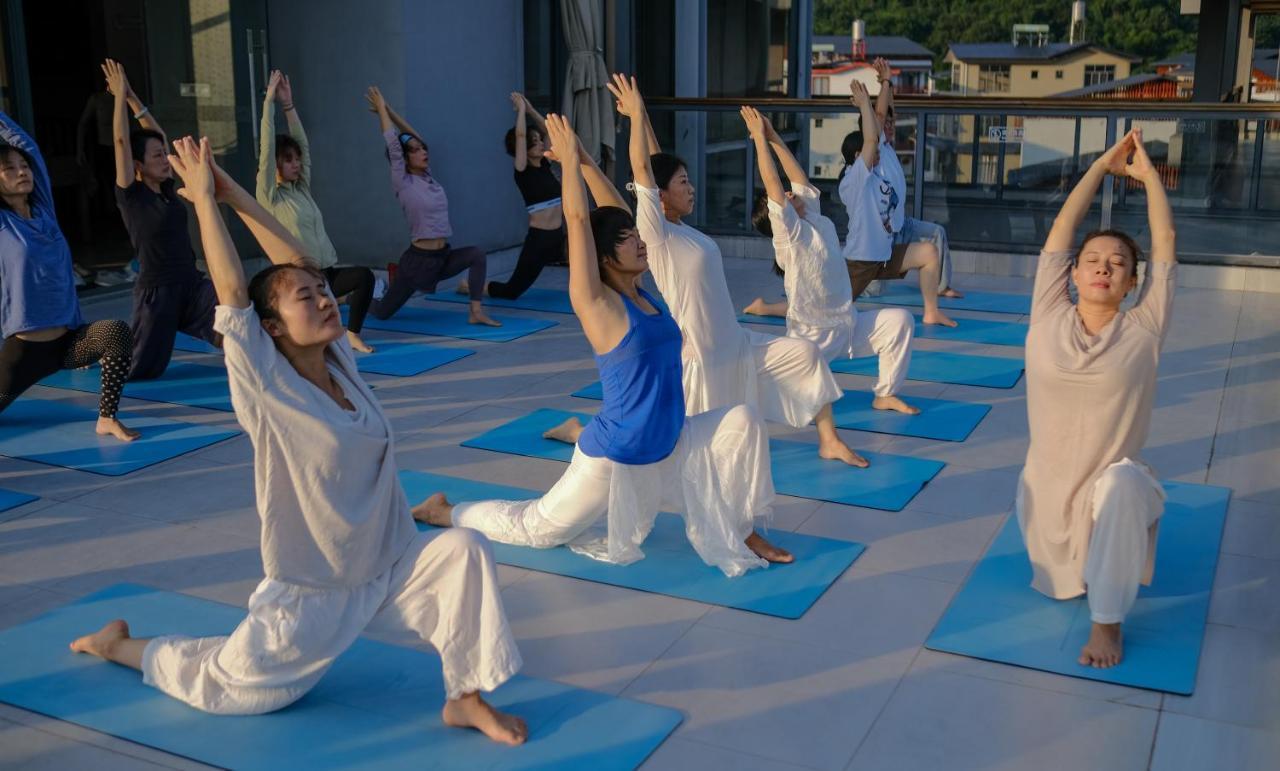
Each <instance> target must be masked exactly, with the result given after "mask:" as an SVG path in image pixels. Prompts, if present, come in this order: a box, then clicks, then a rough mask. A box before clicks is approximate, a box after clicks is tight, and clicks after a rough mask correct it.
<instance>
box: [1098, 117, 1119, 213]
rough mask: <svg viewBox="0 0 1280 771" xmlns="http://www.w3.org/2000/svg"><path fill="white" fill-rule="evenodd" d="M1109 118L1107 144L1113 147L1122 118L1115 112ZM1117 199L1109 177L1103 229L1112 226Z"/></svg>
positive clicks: (1104, 189)
mask: <svg viewBox="0 0 1280 771" xmlns="http://www.w3.org/2000/svg"><path fill="white" fill-rule="evenodd" d="M1106 120H1107V140H1106V146H1107V147H1111V146H1112V145H1114V144H1115V143H1116V121H1118V120H1120V116H1118V115H1115V114H1114V113H1112V114H1109V115H1107V116H1106ZM1114 200H1115V180H1114V179H1112V178H1110V177H1107V178H1106V180H1105V181H1104V182H1103V183H1102V221H1101V223H1100V226H1101V228H1102V229H1103V230H1106V229H1107V228H1110V227H1111V204H1112V202H1113V201H1114Z"/></svg>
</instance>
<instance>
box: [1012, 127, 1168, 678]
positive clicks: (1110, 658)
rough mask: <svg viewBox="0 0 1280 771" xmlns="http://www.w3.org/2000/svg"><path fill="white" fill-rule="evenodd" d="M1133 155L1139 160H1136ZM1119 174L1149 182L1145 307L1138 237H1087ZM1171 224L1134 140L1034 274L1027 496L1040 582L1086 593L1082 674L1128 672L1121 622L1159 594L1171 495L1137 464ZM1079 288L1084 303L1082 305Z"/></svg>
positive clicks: (1152, 383)
mask: <svg viewBox="0 0 1280 771" xmlns="http://www.w3.org/2000/svg"><path fill="white" fill-rule="evenodd" d="M1131 155H1132V160H1128V161H1127V162H1126V159H1128V158H1129V156H1131ZM1107 174H1113V175H1115V176H1117V177H1128V178H1130V179H1135V180H1138V181H1139V182H1141V183H1142V186H1143V188H1144V189H1145V191H1146V198H1147V221H1148V224H1149V226H1150V229H1151V262H1150V264H1149V266H1148V270H1147V279H1146V286H1145V287H1144V289H1143V290H1142V292H1141V293H1140V294H1139V296H1138V300H1137V302H1136V303H1135V304H1134V305H1133V307H1132V308H1130V309H1128V310H1121V304H1122V303H1123V302H1124V299H1125V297H1126V296H1128V295H1129V294H1130V293H1131V292H1132V291H1134V290H1135V289H1136V288H1137V287H1138V275H1137V267H1138V260H1139V257H1140V253H1139V250H1138V246H1137V244H1135V243H1134V241H1133V239H1132V238H1130V237H1129V236H1128V235H1126V234H1124V233H1122V232H1119V231H1114V230H1105V231H1096V232H1093V233H1090V234H1088V235H1086V236H1085V237H1084V240H1083V241H1082V242H1081V245H1080V247H1079V248H1078V249H1075V250H1073V249H1072V243H1073V241H1074V237H1075V230H1076V228H1077V227H1078V226H1079V224H1080V222H1081V221H1082V220H1083V219H1084V217H1085V215H1086V214H1087V213H1088V211H1089V204H1090V203H1091V202H1092V201H1093V199H1094V195H1095V194H1096V193H1097V190H1098V186H1099V185H1100V184H1101V183H1102V181H1103V179H1104V178H1105V177H1106V175H1107ZM1174 246H1175V244H1174V230H1173V214H1172V212H1171V211H1170V209H1169V200H1168V198H1167V197H1166V196H1165V192H1164V188H1163V187H1162V186H1161V184H1160V175H1159V173H1158V172H1157V171H1156V169H1155V167H1154V166H1153V165H1152V163H1151V159H1150V158H1148V157H1147V153H1146V151H1145V150H1144V149H1143V147H1142V133H1141V131H1138V130H1135V131H1131V132H1129V134H1127V135H1126V136H1125V137H1124V139H1122V140H1121V141H1120V142H1119V143H1118V144H1117V145H1116V146H1115V147H1112V148H1111V149H1110V150H1108V151H1107V152H1106V153H1104V154H1103V155H1102V157H1100V158H1099V159H1098V160H1097V161H1095V162H1094V164H1093V166H1091V167H1090V168H1089V170H1088V171H1087V172H1086V173H1085V175H1084V177H1083V178H1082V179H1081V180H1080V182H1079V183H1078V184H1077V185H1076V187H1075V189H1074V190H1072V191H1071V195H1070V196H1069V197H1068V198H1067V201H1066V203H1065V204H1064V205H1063V207H1062V211H1060V212H1059V213H1058V217H1057V219H1056V220H1054V223H1053V229H1052V230H1051V231H1050V233H1049V238H1048V240H1047V241H1046V242H1045V245H1044V251H1043V252H1042V253H1041V255H1040V264H1039V266H1038V268H1037V270H1036V280H1035V289H1034V291H1033V294H1032V298H1031V324H1030V328H1029V329H1028V332H1027V416H1028V420H1029V424H1030V429H1031V446H1030V448H1029V449H1028V450H1027V463H1026V466H1025V468H1024V469H1023V471H1022V478H1021V481H1020V483H1019V488H1018V496H1017V514H1018V523H1019V525H1020V526H1021V527H1022V535H1023V538H1024V539H1025V541H1026V545H1027V554H1028V555H1029V556H1030V558H1031V566H1032V583H1031V585H1032V586H1033V587H1034V588H1035V589H1036V590H1037V591H1039V592H1042V593H1044V594H1046V595H1048V596H1050V597H1053V598H1055V599H1067V598H1070V597H1078V596H1079V595H1081V594H1087V595H1088V601H1089V612H1090V617H1091V619H1092V621H1093V627H1092V632H1091V634H1090V636H1089V640H1088V642H1087V643H1086V644H1085V646H1084V648H1083V649H1082V650H1081V652H1080V663H1081V664H1083V665H1086V666H1093V667H1111V666H1114V665H1116V664H1118V663H1119V662H1120V658H1121V654H1122V639H1121V634H1120V625H1121V622H1123V621H1124V617H1125V614H1127V613H1128V612H1129V610H1130V608H1132V607H1133V603H1134V600H1135V599H1136V598H1137V594H1138V584H1139V583H1150V581H1151V575H1152V569H1153V567H1154V564H1155V543H1156V530H1157V528H1158V526H1159V522H1160V515H1161V513H1162V512H1163V511H1164V492H1163V491H1162V489H1161V487H1160V484H1159V483H1158V482H1157V481H1156V479H1155V477H1154V476H1153V475H1152V473H1151V470H1150V469H1149V468H1148V467H1147V465H1146V464H1144V463H1143V462H1142V461H1141V459H1140V458H1139V453H1140V452H1141V450H1142V446H1143V445H1144V444H1145V443H1146V441H1147V430H1148V428H1149V427H1150V424H1151V408H1152V404H1153V402H1154V401H1155V391H1156V368H1157V366H1158V365H1159V363H1160V348H1161V345H1162V344H1163V342H1164V337H1165V334H1166V332H1167V331H1168V328H1169V314H1170V307H1171V304H1172V301H1173V288H1174V278H1175V277H1174V268H1175V264H1176V252H1175V248H1174ZM1069 284H1074V285H1075V288H1076V293H1077V296H1078V297H1079V300H1078V301H1077V302H1075V303H1073V302H1072V301H1071V296H1070V293H1069V291H1068V286H1069Z"/></svg>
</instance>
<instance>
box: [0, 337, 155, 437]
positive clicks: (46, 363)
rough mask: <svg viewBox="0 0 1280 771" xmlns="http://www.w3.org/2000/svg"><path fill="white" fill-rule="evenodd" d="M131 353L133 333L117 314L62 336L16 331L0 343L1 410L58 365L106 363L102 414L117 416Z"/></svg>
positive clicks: (81, 365)
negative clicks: (37, 338)
mask: <svg viewBox="0 0 1280 771" xmlns="http://www.w3.org/2000/svg"><path fill="white" fill-rule="evenodd" d="M132 356H133V335H132V333H130V331H129V325H128V324H126V323H124V322H123V321H120V320H119V319H108V320H106V321H95V322H93V323H92V324H89V325H87V326H83V327H80V328H79V329H72V330H69V331H68V332H66V333H65V334H64V335H62V337H59V338H57V339H54V340H49V341H47V342H43V343H38V342H33V341H31V340H23V339H21V338H19V337H17V336H16V335H15V336H13V337H9V338H7V339H6V340H5V341H4V345H3V346H0V412H3V411H4V409H5V408H6V407H8V406H9V405H10V404H13V400H14V399H17V398H18V397H19V396H20V395H21V394H22V392H23V391H26V390H27V389H28V388H30V387H31V386H33V385H35V384H36V383H38V382H40V381H41V380H42V379H44V378H46V377H48V376H49V375H52V374H53V373H55V372H57V371H58V370H60V369H78V368H80V367H87V366H89V365H90V364H93V363H94V362H99V363H101V364H102V392H101V393H100V395H99V396H98V414H99V415H101V416H102V417H104V418H114V417H115V416H116V408H117V407H119V405H120V392H121V391H122V390H123V389H124V381H125V377H126V376H127V375H128V374H129V363H130V360H131V358H132Z"/></svg>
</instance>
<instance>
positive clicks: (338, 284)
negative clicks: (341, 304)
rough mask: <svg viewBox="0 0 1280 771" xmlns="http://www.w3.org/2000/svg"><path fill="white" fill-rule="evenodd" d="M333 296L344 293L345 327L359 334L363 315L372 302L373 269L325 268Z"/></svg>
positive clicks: (362, 323)
mask: <svg viewBox="0 0 1280 771" xmlns="http://www.w3.org/2000/svg"><path fill="white" fill-rule="evenodd" d="M322 272H323V273H324V277H325V280H326V281H328V282H329V288H330V289H332V290H333V296H334V297H341V296H343V295H344V294H349V295H351V296H350V297H349V298H347V307H348V308H349V309H350V312H349V313H348V315H347V329H349V330H351V331H352V332H355V333H356V334H357V335H358V334H360V330H361V329H362V328H363V327H364V317H365V316H366V315H368V313H369V304H370V303H372V302H373V271H371V270H369V269H368V268H325V269H324V270H323V271H322Z"/></svg>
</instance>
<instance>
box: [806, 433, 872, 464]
mask: <svg viewBox="0 0 1280 771" xmlns="http://www.w3.org/2000/svg"><path fill="white" fill-rule="evenodd" d="M818 457H820V458H824V459H826V460H838V461H843V462H844V463H848V464H849V465H850V466H857V467H858V468H866V467H867V466H870V465H871V462H870V461H868V460H867V459H866V458H864V457H862V456H861V455H859V454H858V453H856V452H854V451H853V448H852V447H850V446H849V445H847V444H845V443H844V442H843V441H841V440H840V439H835V440H833V441H829V442H819V443H818Z"/></svg>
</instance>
